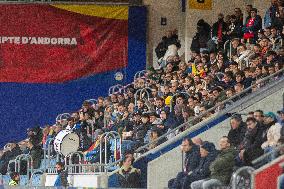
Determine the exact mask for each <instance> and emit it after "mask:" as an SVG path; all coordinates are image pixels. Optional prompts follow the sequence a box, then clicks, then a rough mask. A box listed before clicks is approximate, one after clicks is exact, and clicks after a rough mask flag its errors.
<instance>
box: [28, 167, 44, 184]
mask: <svg viewBox="0 0 284 189" xmlns="http://www.w3.org/2000/svg"><path fill="white" fill-rule="evenodd" d="M36 174H41V175H43V174H44V171H43V170H35V171H33V172H32V174H31V178H30V181H29V185H30V186H33V178H34V176H35V175H36Z"/></svg>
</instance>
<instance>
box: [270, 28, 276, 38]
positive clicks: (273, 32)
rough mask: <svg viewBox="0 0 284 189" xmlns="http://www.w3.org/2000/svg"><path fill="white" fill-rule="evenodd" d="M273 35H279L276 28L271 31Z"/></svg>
mask: <svg viewBox="0 0 284 189" xmlns="http://www.w3.org/2000/svg"><path fill="white" fill-rule="evenodd" d="M271 35H272V36H273V37H275V36H276V35H277V30H276V29H275V28H272V29H271Z"/></svg>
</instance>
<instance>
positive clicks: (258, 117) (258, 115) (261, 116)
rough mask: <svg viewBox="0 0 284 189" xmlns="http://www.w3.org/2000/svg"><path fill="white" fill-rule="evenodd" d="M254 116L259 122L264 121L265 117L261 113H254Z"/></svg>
mask: <svg viewBox="0 0 284 189" xmlns="http://www.w3.org/2000/svg"><path fill="white" fill-rule="evenodd" d="M253 116H254V118H255V119H256V120H257V121H259V122H262V121H263V115H262V114H261V113H260V112H254V114H253Z"/></svg>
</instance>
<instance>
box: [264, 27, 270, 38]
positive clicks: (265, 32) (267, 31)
mask: <svg viewBox="0 0 284 189" xmlns="http://www.w3.org/2000/svg"><path fill="white" fill-rule="evenodd" d="M270 34H271V32H270V29H268V28H265V29H264V35H265V36H266V37H269V36H270Z"/></svg>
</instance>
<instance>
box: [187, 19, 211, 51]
mask: <svg viewBox="0 0 284 189" xmlns="http://www.w3.org/2000/svg"><path fill="white" fill-rule="evenodd" d="M210 30H211V27H210V25H209V24H208V23H207V22H205V21H204V20H203V19H201V20H199V21H198V22H197V33H196V34H195V36H194V37H193V39H192V43H191V47H190V50H191V51H200V50H202V49H205V48H207V42H208V40H209V39H210Z"/></svg>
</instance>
